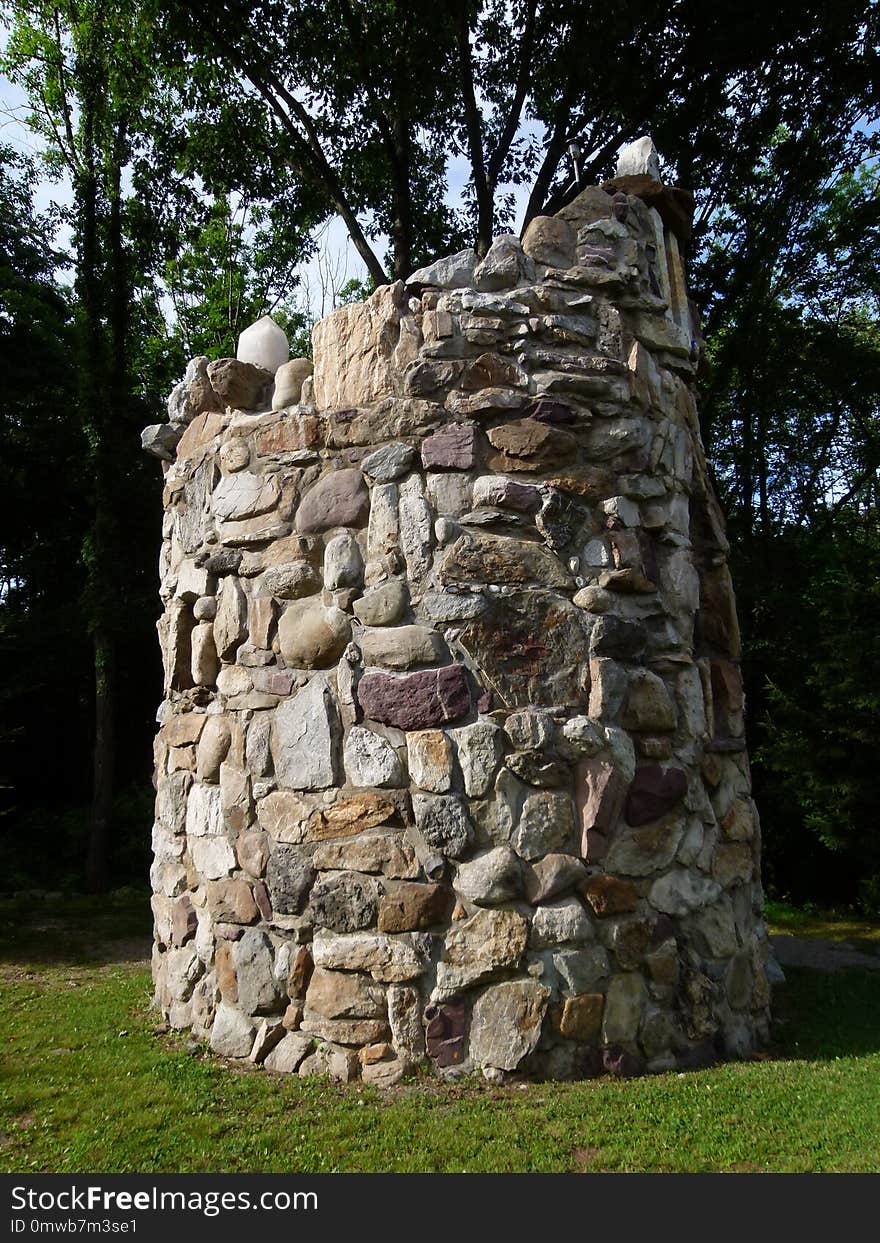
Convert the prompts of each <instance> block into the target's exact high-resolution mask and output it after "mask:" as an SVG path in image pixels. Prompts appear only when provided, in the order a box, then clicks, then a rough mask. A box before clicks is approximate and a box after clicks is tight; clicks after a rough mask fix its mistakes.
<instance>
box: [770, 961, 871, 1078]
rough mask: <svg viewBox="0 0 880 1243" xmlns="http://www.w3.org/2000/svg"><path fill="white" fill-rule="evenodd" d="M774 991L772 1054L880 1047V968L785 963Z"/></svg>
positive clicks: (808, 1057)
mask: <svg viewBox="0 0 880 1243" xmlns="http://www.w3.org/2000/svg"><path fill="white" fill-rule="evenodd" d="M786 981H787V982H786V984H785V985H784V986H783V987H781V988H778V989H776V990H774V994H773V1044H772V1048H771V1050H770V1054H771V1057H775V1058H779V1059H785V1060H796V1061H834V1060H836V1059H837V1058H844V1057H863V1056H865V1055H866V1054H871V1053H877V1052H880V974H878V973H877V972H872V971H864V970H860V969H859V968H855V967H853V968H847V969H846V970H843V971H837V972H828V971H814V970H811V969H810V968H809V967H788V968H786Z"/></svg>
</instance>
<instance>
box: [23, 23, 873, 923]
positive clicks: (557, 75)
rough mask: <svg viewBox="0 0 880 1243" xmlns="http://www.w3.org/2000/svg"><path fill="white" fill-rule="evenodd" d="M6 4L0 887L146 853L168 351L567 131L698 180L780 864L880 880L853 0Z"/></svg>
mask: <svg viewBox="0 0 880 1243" xmlns="http://www.w3.org/2000/svg"><path fill="white" fill-rule="evenodd" d="M0 10H2V12H3V15H4V21H5V27H6V40H5V44H4V48H5V50H4V53H3V66H2V67H3V69H4V71H5V73H6V75H7V77H8V79H9V80H10V81H11V82H12V83H13V84H14V86H15V89H16V91H17V92H18V93H19V95H20V94H21V93H22V92H23V93H24V95H25V96H26V98H27V99H28V100H29V111H30V119H29V124H30V127H31V129H32V132H33V141H34V150H35V152H36V153H35V154H33V155H30V156H27V155H23V154H22V153H21V151H20V150H16V149H13V148H12V147H10V146H8V145H2V144H0V157H2V174H0V707H2V718H0V890H3V891H10V890H14V889H18V888H40V889H54V888H68V889H81V888H83V887H84V886H88V887H90V888H93V889H101V888H105V887H107V886H109V885H118V884H123V883H138V884H139V883H141V882H142V880H143V878H144V877H145V876H146V872H147V867H148V854H149V836H150V835H149V827H150V821H151V814H152V789H151V785H150V774H151V767H152V736H153V732H154V728H155V726H154V714H155V710H156V707H157V705H158V703H159V700H160V698H161V669H160V660H159V652H158V643H157V639H156V633H155V621H156V618H157V616H158V612H159V607H158V604H159V602H158V595H157V565H158V549H159V540H160V526H161V504H160V496H161V486H162V484H161V475H160V472H159V469H158V467H157V464H156V462H155V461H154V460H152V459H149V458H147V457H145V456H144V455H143V454H142V453H141V451H140V447H139V433H140V430H141V428H142V427H143V426H145V425H146V424H148V423H151V422H155V421H157V419H159V418H161V417H162V406H163V400H164V397H165V395H167V393H168V392H169V391H170V389H171V387H172V385H173V383H174V382H175V381H176V380H177V379H178V378H180V376H181V375H182V372H183V369H184V367H185V363H186V360H187V359H188V358H189V357H191V356H193V355H195V354H207V355H209V356H210V357H214V358H216V357H224V356H228V355H231V354H234V349H235V340H236V337H237V335H238V332H239V331H240V330H241V328H242V327H244V326H246V324H247V323H249V322H251V321H252V320H254V319H256V318H258V317H259V316H260V315H261V314H264V313H265V312H267V311H271V312H272V314H273V315H274V316H275V317H276V318H277V319H278V320H279V322H281V323H282V324H283V325H284V326H285V327H286V329H287V330H288V332H289V335H290V336H291V338H292V339H293V348H294V351H295V352H299V351H301V350H302V349H304V348H307V343H308V328H309V312H308V309H307V308H306V306H305V303H304V301H303V299H302V296H301V291H299V290H298V289H297V286H296V282H295V279H294V277H293V273H294V270H295V269H296V267H297V265H299V264H301V263H303V262H304V261H305V260H307V259H309V258H310V257H311V256H313V255H314V254H315V253H316V249H317V248H318V247H319V245H320V238H321V230H322V228H323V227H324V226H325V225H326V222H327V221H328V220H330V219H331V218H333V217H341V219H342V220H343V222H344V223H345V226H346V228H347V230H348V233H349V236H350V238H351V241H352V244H353V245H354V247H355V249H356V250H357V252H358V253H359V255H360V257H361V258H362V260H363V262H364V265H365V267H366V270H367V273H368V277H367V281H366V283H365V286H364V287H365V288H367V287H370V286H372V285H375V284H377V283H380V282H382V281H386V280H388V279H394V278H396V277H399V276H405V275H406V274H407V273H408V272H409V271H412V270H413V269H414V268H415V267H417V266H419V264H421V263H423V262H426V261H429V260H430V259H432V258H434V257H436V256H438V255H440V254H444V253H449V252H451V251H454V250H456V249H459V248H460V247H462V246H464V245H476V246H477V247H478V249H481V250H484V249H485V247H486V245H487V244H488V241H489V240H490V239H491V237H492V235H493V233H497V232H500V231H502V230H503V229H505V228H506V227H508V226H509V224H510V222H511V219H512V213H513V206H514V204H513V191H514V190H516V189H517V188H518V189H519V190H520V192H521V194H522V193H525V194H526V196H527V199H528V208H527V213H526V223H527V222H528V219H530V218H531V217H532V216H534V215H537V214H546V213H548V212H552V211H555V210H556V209H557V208H558V207H559V206H561V205H562V204H563V203H564V202H565V201H566V199H567V198H568V197H571V195H572V193H573V192H574V181H573V163H572V160H573V159H574V160H576V161H577V162H578V165H579V172H580V176H581V177H582V179H583V180H585V181H586V182H595V181H598V180H601V179H602V178H603V177H606V176H610V175H611V174H613V171H614V163H615V155H616V151H617V149H618V147H619V146H620V145H621V144H622V143H624V142H626V141H629V140H630V139H632V138H635V137H637V136H638V135H640V134H642V133H645V132H650V133H651V134H652V135H653V137H654V139H655V142H656V143H657V146H658V148H659V149H660V151H661V154H662V156H663V159H664V165H663V168H664V179H665V180H666V181H667V182H674V183H676V184H679V185H683V186H685V187H687V188H689V189H692V190H693V191H694V193H695V195H696V201H697V214H696V225H695V232H694V238H693V241H692V244H691V247H690V252H689V254H688V256H687V261H688V268H689V279H690V283H691V287H692V291H693V296H694V299H695V301H696V302H697V304H698V306H699V309H700V311H701V314H702V318H703V325H704V332H705V337H706V342H707V351H708V357H709V361H710V366H709V367H708V368H707V370H706V372H705V374H704V375H703V377H702V380H701V386H702V407H701V409H702V421H703V436H704V440H705V443H706V448H707V451H708V454H709V458H710V461H711V462H712V464H713V469H714V472H715V478H716V482H717V486H718V490H719V493H720V495H721V497H722V500H723V503H724V506H725V509H726V512H727V516H728V524H729V535H730V539H731V543H732V546H733V572H734V579H735V583H736V586H737V591H738V598H739V609H740V617H741V623H742V628H743V637H744V646H745V658H744V673H745V678H746V686H747V692H748V710H749V742H750V747H751V754H752V759H753V769H754V780H755V791H756V798H757V801H758V805H759V808H760V810H761V813H762V821H763V827H764V837H765V864H764V874H765V882H766V886H767V888H768V890H769V891H770V892H771V893H772V894H774V895H775V896H777V897H784V898H788V899H791V900H794V901H796V902H815V903H819V904H823V905H839V906H847V907H850V908H856V909H859V910H861V911H863V912H865V913H869V914H873V915H878V914H880V829H878V824H877V814H876V811H875V804H876V797H875V788H876V782H877V776H876V770H877V769H878V767H880V639H878V635H880V521H878V519H880V473H878V472H880V318H878V316H880V303H878V295H880V208H878V194H877V186H878V176H880V166H878V160H877V149H878V89H880V74H878V43H877V30H878V12H877V6H876V4H875V3H869V2H866V0H779V2H778V3H776V4H774V5H772V6H766V5H765V4H763V3H753V2H752V0H737V3H732V2H730V0H718V2H717V3H716V4H714V5H712V6H709V7H707V6H705V4H697V3H692V2H688V0H685V2H677V0H671V2H670V0H666V2H665V3H662V4H661V3H655V2H654V0H618V3H617V4H615V5H614V6H613V7H611V6H593V5H591V4H588V3H584V2H583V0H552V2H544V0H515V2H514V3H512V4H508V3H502V2H500V0H489V2H487V3H476V2H473V3H466V2H461V3H459V2H457V0H450V2H449V3H445V4H442V5H433V6H425V5H422V4H417V3H414V2H412V0H411V2H409V3H406V2H404V0H322V2H321V3H311V2H302V3H300V2H297V0H285V2H279V0H253V2H251V0H248V3H247V4H244V3H211V2H209V0H208V2H204V3H201V2H199V3H196V0H190V2H187V0H182V2H179V3H178V2H175V3H163V2H162V0H146V2H144V3H133V2H132V0H112V2H111V0H63V2H62V3H57V4H51V3H44V2H42V0H29V2H28V3H25V4H20V3H17V4H9V3H5V4H3V5H2V6H0ZM0 136H2V131H0ZM572 143H576V144H577V149H576V150H575V151H574V152H573V153H572V151H571V144H572ZM462 167H464V168H465V169H466V170H467V171H466V183H465V186H464V190H463V192H462V194H461V196H460V200H459V197H458V195H452V194H451V193H449V192H448V191H449V179H450V175H451V171H452V170H453V169H461V168H462ZM53 179H55V180H59V181H61V182H63V184H64V185H65V186H66V187H67V192H66V193H65V194H61V193H59V202H61V203H62V204H63V205H62V206H56V207H54V208H52V209H50V210H48V211H43V212H40V211H37V210H36V208H35V206H34V203H35V191H36V189H37V186H38V185H39V184H40V183H45V182H46V181H47V180H49V181H51V180H53ZM360 292H361V290H360V289H359V288H354V289H349V290H347V291H342V292H341V293H340V292H339V291H337V294H338V296H341V297H346V296H351V295H356V294H358V293H360Z"/></svg>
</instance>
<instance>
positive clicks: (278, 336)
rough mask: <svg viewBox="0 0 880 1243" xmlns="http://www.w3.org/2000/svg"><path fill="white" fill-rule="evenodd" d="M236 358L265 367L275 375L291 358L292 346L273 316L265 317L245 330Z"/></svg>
mask: <svg viewBox="0 0 880 1243" xmlns="http://www.w3.org/2000/svg"><path fill="white" fill-rule="evenodd" d="M235 356H236V358H237V359H238V361H239V362H242V363H253V364H254V366H255V367H265V369H266V371H271V372H272V374H273V375H274V374H275V372H276V371H277V370H278V368H279V367H281V366H283V365H284V363H286V362H287V360H288V358H289V357H290V346H289V345H288V344H287V337H286V336H285V334H284V332H283V330H282V329H281V328H279V327H278V325H277V324H276V323H275V320H274V319H273V318H272V316H271V315H264V316H263V317H262V319H258V320H257V322H256V323H255V324H251V325H250V327H249V328H245V330H244V332H243V333H242V334H241V336H240V337H239V338H238V349H237V350H236V352H235Z"/></svg>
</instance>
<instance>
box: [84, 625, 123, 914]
mask: <svg viewBox="0 0 880 1243" xmlns="http://www.w3.org/2000/svg"><path fill="white" fill-rule="evenodd" d="M92 644H93V648H94V653H95V749H94V764H93V770H92V807H91V814H90V816H89V847H88V855H87V857H86V886H87V888H88V890H89V892H90V893H103V892H104V890H105V889H106V888H107V884H108V880H109V867H108V859H109V853H110V850H109V847H110V830H111V822H112V815H113V768H114V760H115V754H116V748H115V745H114V731H115V697H116V696H115V691H116V676H115V675H116V653H115V645H114V642H113V639H112V637H111V636H110V635H109V634H108V633H106V632H105V631H104V629H103V627H100V626H99V627H96V629H95V631H94V633H93V635H92Z"/></svg>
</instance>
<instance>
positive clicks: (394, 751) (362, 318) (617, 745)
mask: <svg viewBox="0 0 880 1243" xmlns="http://www.w3.org/2000/svg"><path fill="white" fill-rule="evenodd" d="M688 208H689V203H688V198H687V196H686V195H684V194H683V193H682V192H680V191H676V190H672V189H668V188H664V187H663V186H661V185H660V184H659V183H658V182H657V181H656V179H655V178H653V177H651V176H645V175H638V174H637V175H633V176H624V177H621V178H619V179H618V180H617V181H615V182H613V183H609V184H608V185H606V186H605V187H604V188H599V187H592V188H589V189H587V190H585V191H584V192H583V193H582V194H581V195H580V196H579V197H578V198H576V199H575V200H574V201H573V202H572V203H571V204H570V205H569V206H567V207H566V208H564V209H563V210H562V211H561V212H560V213H559V214H558V215H557V216H555V217H552V218H540V219H538V220H535V221H534V222H533V223H532V224H531V226H530V227H529V229H528V231H527V232H526V235H525V237H524V238H523V241H522V244H520V242H519V240H518V239H516V238H515V237H513V236H502V237H500V238H498V239H496V241H495V243H494V244H493V246H492V248H491V250H490V251H489V253H488V255H487V256H486V258H485V259H484V260H483V261H482V262H480V263H477V262H476V259H475V256H474V254H473V253H472V252H463V253H461V254H459V255H456V256H452V257H451V258H448V259H442V260H440V261H438V262H437V263H435V264H433V265H431V267H429V268H426V269H422V270H421V271H420V272H417V273H415V274H414V275H413V277H412V278H411V279H410V280H409V281H408V282H407V284H406V285H403V284H402V283H397V284H395V285H392V286H387V287H383V288H381V289H379V290H378V291H377V292H376V293H375V294H374V295H373V296H372V297H371V298H370V299H369V301H367V302H366V303H362V304H358V305H354V306H346V307H341V308H339V309H338V310H336V311H334V312H333V313H332V314H331V315H330V316H328V317H327V318H326V319H325V320H323V321H322V322H321V323H320V324H318V325H317V327H316V328H315V331H314V353H315V362H314V375H309V371H310V366H309V364H308V362H307V361H304V360H294V361H293V362H290V363H286V364H283V365H282V366H281V367H280V369H278V370H277V371H276V368H277V367H278V364H279V361H281V360H282V359H283V358H286V347H285V346H284V343H283V340H282V341H279V334H278V330H277V329H275V328H274V326H273V325H272V324H271V321H261V323H260V324H258V325H256V326H255V327H254V328H253V329H251V330H249V333H250V335H248V334H244V337H243V340H242V345H241V348H240V349H239V359H237V360H235V359H226V360H222V361H220V362H214V363H210V364H209V363H208V362H207V360H206V359H196V360H194V361H193V363H191V364H190V367H189V369H188V371H187V376H186V379H185V380H184V382H183V383H182V384H181V385H179V386H178V388H177V389H175V391H174V394H173V395H172V398H171V400H170V404H169V412H170V422H169V423H168V424H163V425H161V426H160V427H156V428H151V429H148V431H147V432H146V433H145V444H146V446H147V447H149V448H150V449H151V450H152V451H153V452H155V453H156V454H157V455H158V456H160V457H162V458H163V459H164V467H163V468H164V470H165V493H164V502H165V507H166V508H165V519H164V526H163V535H164V542H163V546H162V557H161V580H162V587H161V595H162V600H163V602H164V607H165V611H164V614H163V616H162V619H161V621H160V623H159V632H160V638H161V643H162V650H163V655H164V663H165V691H166V697H165V701H164V703H163V705H162V708H161V710H160V713H159V721H160V730H159V733H158V736H157V738H156V746H155V760H156V785H157V799H156V824H155V830H154V839H153V844H154V849H155V863H154V866H153V870H152V880H153V888H154V893H155V896H154V898H153V909H154V913H155V948H154V955H153V971H154V977H155V982H156V1000H157V1004H158V1005H159V1006H160V1007H161V1008H162V1011H163V1012H164V1014H165V1015H166V1016H167V1019H168V1021H169V1023H170V1024H171V1025H172V1026H173V1027H175V1028H189V1027H191V1028H192V1030H193V1032H194V1033H195V1034H196V1035H197V1036H199V1037H205V1038H208V1039H209V1040H210V1044H211V1047H212V1048H213V1049H214V1050H215V1051H216V1052H217V1053H219V1054H223V1055H226V1056H230V1057H240V1058H247V1057H250V1058H251V1060H252V1061H254V1062H262V1063H263V1064H264V1065H265V1067H266V1068H267V1069H268V1070H273V1071H287V1072H298V1073H299V1074H309V1073H316V1072H325V1073H329V1074H331V1075H333V1076H335V1077H338V1078H342V1079H350V1078H353V1077H355V1076H362V1077H363V1079H364V1080H366V1081H369V1082H373V1083H377V1084H382V1085H384V1084H390V1083H393V1082H395V1081H396V1080H397V1079H399V1078H400V1077H401V1076H402V1075H403V1074H404V1073H406V1072H407V1071H408V1070H410V1069H411V1068H413V1067H414V1066H416V1065H419V1064H427V1065H428V1066H431V1067H433V1068H436V1069H437V1070H438V1071H441V1072H442V1073H444V1074H452V1073H459V1072H461V1071H466V1070H469V1069H481V1070H482V1071H483V1073H484V1074H485V1075H486V1076H487V1077H488V1078H498V1077H500V1076H502V1075H504V1074H507V1073H512V1072H518V1073H528V1074H536V1075H546V1076H553V1077H564V1076H579V1075H588V1074H595V1073H598V1072H601V1071H602V1070H603V1069H604V1070H606V1071H611V1072H612V1073H618V1074H631V1073H637V1072H639V1071H641V1070H645V1069H646V1070H649V1071H656V1070H662V1069H668V1068H672V1067H674V1066H693V1065H699V1064H704V1063H705V1062H707V1061H710V1060H711V1059H712V1058H714V1057H716V1056H718V1055H726V1056H744V1055H747V1054H748V1053H750V1052H751V1050H752V1049H753V1048H754V1046H755V1044H756V1043H757V1042H760V1041H761V1040H762V1039H763V1038H764V1037H765V1036H766V1033H767V1021H768V1012H767V1007H768V988H767V977H766V971H765V962H766V952H767V951H766V932H765V928H764V925H763V923H762V916H761V909H762V895H761V889H760V883H759V853H760V847H759V828H758V820H757V815H756V812H755V808H754V805H753V803H752V801H751V799H750V787H749V769H748V760H747V756H746V750H745V742H744V737H743V695H742V683H741V680H740V672H739V664H738V662H739V657H740V647H739V635H738V630H737V622H736V612H735V606H734V599H733V593H732V589H731V582H730V576H729V573H728V569H727V562H726V553H727V542H726V540H725V536H724V529H723V528H724V524H723V520H722V516H721V514H720V512H719V509H718V506H717V503H716V501H715V498H714V495H713V492H712V488H711V485H710V482H709V478H708V474H707V470H706V463H705V460H704V456H703V451H702V448H701V444H700V435H699V429H698V424H697V411H696V405H695V400H694V393H693V379H694V374H695V369H696V367H697V365H698V361H699V334H698V330H697V328H696V326H695V325H694V324H693V323H692V312H691V309H690V307H689V305H688V300H687V294H686V287H685V278H684V271H683V267H682V262H681V257H680V247H681V243H682V242H683V241H685V240H686V237H687V229H688V221H689V212H688ZM279 351H280V352H279ZM261 363H268V364H269V365H268V367H263V366H261V365H260V364H261Z"/></svg>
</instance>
